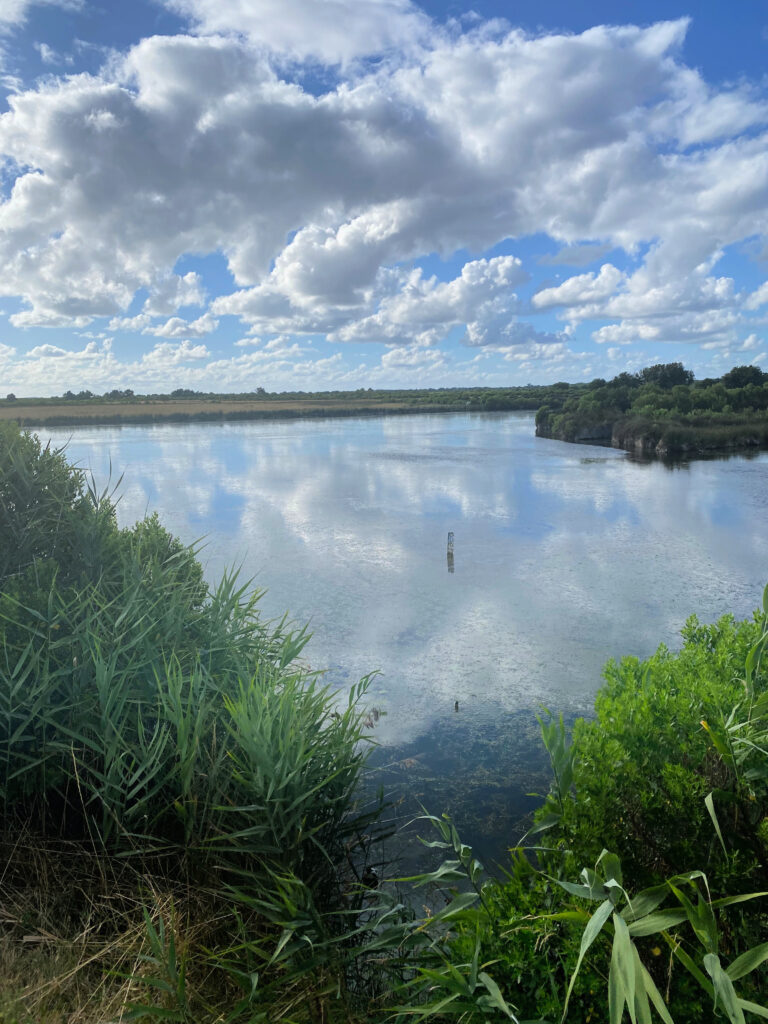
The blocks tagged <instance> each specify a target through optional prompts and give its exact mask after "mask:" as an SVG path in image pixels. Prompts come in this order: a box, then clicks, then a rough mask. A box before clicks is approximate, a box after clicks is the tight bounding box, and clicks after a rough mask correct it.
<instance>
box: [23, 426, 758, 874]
mask: <svg viewBox="0 0 768 1024" xmlns="http://www.w3.org/2000/svg"><path fill="white" fill-rule="evenodd" d="M39 433H40V435H41V436H42V437H43V438H44V439H48V438H50V439H51V440H52V442H53V443H54V444H56V445H59V444H63V443H65V442H67V444H68V453H69V457H70V459H71V460H72V461H75V462H77V463H78V464H79V465H80V466H82V467H83V468H85V469H88V470H91V471H92V472H93V474H94V475H95V478H96V481H97V484H99V485H101V486H104V485H105V484H106V482H107V479H108V478H109V476H110V472H111V479H112V482H113V484H114V483H115V482H116V481H117V479H118V478H119V477H120V476H121V475H122V478H123V479H122V483H121V484H120V486H119V488H118V494H119V495H120V502H119V505H118V517H119V520H120V523H121V525H126V524H129V523H132V522H134V521H135V520H136V519H137V518H140V517H141V516H143V515H144V514H145V513H146V512H148V511H155V510H157V511H158V512H159V514H160V517H161V519H162V521H163V523H164V524H165V525H166V526H167V527H168V528H169V529H170V530H172V531H173V532H174V533H175V534H177V535H178V536H180V537H181V538H182V539H183V540H185V541H188V542H192V541H195V540H200V539H202V540H203V541H204V547H203V548H202V551H201V557H202V560H203V562H204V564H205V566H206V572H207V575H208V577H209V578H210V579H215V578H216V577H217V576H219V575H220V574H221V572H222V571H223V569H224V568H225V567H226V566H231V565H233V564H236V565H239V566H241V571H242V573H243V574H244V576H245V577H253V579H254V581H255V584H256V585H257V586H259V587H265V588H267V593H266V594H265V596H264V598H263V599H262V607H263V611H264V614H265V615H268V616H278V615H282V613H283V612H285V611H289V613H290V615H291V617H293V618H295V619H296V620H298V621H301V622H304V621H309V622H310V624H311V629H312V631H313V634H314V635H313V639H312V640H311V642H310V645H309V647H308V648H307V651H306V656H307V658H308V660H309V661H310V662H311V664H312V665H313V667H316V668H323V669H326V670H327V678H328V681H329V682H330V683H332V684H333V685H334V686H338V687H340V688H343V687H346V686H347V685H348V684H349V683H350V682H351V681H356V680H357V679H358V678H359V677H360V676H362V675H363V674H365V673H368V672H370V671H372V670H380V675H378V676H377V677H376V679H375V680H374V682H373V684H372V687H371V691H370V700H371V703H372V704H373V705H375V706H376V707H377V708H378V709H380V711H381V712H382V714H381V715H380V716H379V717H378V720H377V721H376V723H375V727H374V729H373V735H374V738H375V739H376V741H377V743H378V744H379V745H380V746H379V749H378V750H377V751H376V754H375V757H374V763H375V764H376V765H377V766H378V767H377V768H376V770H375V771H374V772H372V774H371V780H370V781H371V784H377V783H379V782H381V784H382V785H383V786H384V787H385V790H386V792H387V794H388V795H389V796H390V797H392V798H393V799H394V800H396V801H397V800H400V799H401V798H404V799H403V802H402V803H401V804H400V805H399V806H398V807H396V808H395V809H394V810H393V811H392V812H391V813H392V814H394V815H395V816H397V817H399V818H403V817H407V816H409V815H410V814H411V813H412V811H413V809H414V808H415V807H417V806H418V803H419V802H422V803H423V804H424V805H425V806H427V807H428V808H429V809H430V810H431V811H433V812H435V813H440V812H441V811H443V810H450V811H451V812H452V813H453V814H454V815H455V817H456V819H457V822H458V824H459V826H460V828H461V830H462V832H463V834H464V835H465V836H466V838H467V840H468V841H471V842H472V843H473V844H474V845H476V847H477V848H478V850H479V851H480V852H481V854H483V855H485V856H486V857H488V858H490V859H495V858H500V857H501V856H502V851H503V849H504V847H505V846H506V845H507V844H509V843H510V842H513V841H514V840H515V838H516V837H517V836H518V835H519V833H520V830H521V828H522V827H524V816H525V814H526V812H528V811H530V809H531V808H532V807H533V806H535V804H536V802H537V801H536V800H535V798H533V797H531V796H529V795H527V794H529V793H530V792H531V791H532V790H537V791H541V789H542V787H546V785H547V774H546V771H545V765H544V757H543V754H542V750H541V746H540V743H539V742H538V739H537V725H536V721H535V714H536V713H537V712H540V708H541V706H542V705H546V706H547V707H549V708H551V709H553V710H556V711H561V710H562V711H563V712H564V714H565V715H566V717H567V719H568V720H571V719H572V718H573V717H574V716H575V715H578V714H588V713H589V712H590V709H591V706H592V700H593V697H594V693H595V690H596V689H597V687H598V686H599V685H600V673H601V668H602V665H603V664H604V662H605V661H606V660H607V659H608V658H610V657H619V656H621V655H623V654H635V655H638V656H645V655H648V654H650V653H651V652H652V651H653V650H655V648H656V647H657V646H658V644H659V643H661V642H663V643H666V644H667V645H668V646H670V647H673V648H674V647H676V646H678V645H679V636H678V634H679V630H680V628H681V627H682V625H683V624H684V622H685V619H686V618H687V616H688V615H689V614H690V613H692V612H696V614H697V615H698V616H699V618H700V619H701V620H702V621H712V620H714V619H716V618H717V617H719V616H720V615H722V614H724V613H726V612H733V613H734V614H735V615H737V616H738V617H744V616H746V615H748V614H750V613H751V611H752V610H753V609H754V608H755V607H756V606H757V605H758V603H759V599H760V595H761V592H762V587H763V585H764V584H765V582H766V579H768V529H767V528H766V524H768V453H759V454H756V455H751V456H741V455H739V456H733V457H731V458H727V459H713V460H700V461H693V462H690V463H680V464H678V465H675V466H671V465H665V464H663V463H661V462H641V461H637V460H635V459H633V458H632V457H631V456H630V455H628V454H627V453H625V452H621V451H615V450H612V449H608V448H598V447H592V446H585V445H578V446H577V445H570V444H565V443H562V442H559V441H552V440H547V439H543V438H536V437H535V436H534V424H533V416H532V415H530V414H528V413H490V414H479V413H475V414H472V413H467V414H456V415H453V414H452V415H434V416H426V415H421V416H393V417H388V418H380V419H377V418H366V419H337V420H333V419H329V420H304V421H302V420H293V421H286V422H280V421H269V422H243V423H236V424H226V423H225V424H209V423H204V424H187V425H175V424H174V425H170V424H169V425H155V426H136V427H130V426H125V427H79V428H76V429H73V430H66V431H65V430H40V431H39ZM449 532H452V533H453V535H454V551H453V560H452V564H450V562H449V559H448V555H447V537H448V533H449ZM456 702H458V711H457V710H455V708H456Z"/></svg>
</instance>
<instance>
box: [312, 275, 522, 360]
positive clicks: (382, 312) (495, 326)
mask: <svg viewBox="0 0 768 1024" xmlns="http://www.w3.org/2000/svg"><path fill="white" fill-rule="evenodd" d="M526 278H527V274H526V272H525V271H524V270H523V269H522V265H521V262H520V260H519V259H518V258H517V257H515V256H496V257H494V258H493V259H490V260H486V259H482V260H472V261H470V262H467V263H465V264H464V266H463V267H462V270H461V274H460V275H459V276H458V277H455V278H454V279H453V280H451V281H438V280H437V278H435V277H429V278H424V276H423V274H422V272H421V270H418V269H417V270H414V271H413V272H412V273H411V274H410V275H409V277H408V280H407V282H406V283H405V285H404V286H403V287H402V288H401V289H400V290H399V291H397V292H396V293H395V294H393V295H387V296H385V297H384V298H383V299H382V301H381V302H380V304H379V308H378V310H377V311H376V312H375V313H373V314H371V315H370V316H367V317H365V318H363V319H361V320H357V321H353V322H352V323H349V324H346V325H345V326H344V327H342V328H340V329H339V330H338V331H335V332H333V333H332V334H330V335H329V339H330V340H331V341H347V342H348V341H379V342H385V343H386V344H399V345H409V344H411V343H413V342H418V343H420V344H422V345H430V344H435V343H436V342H438V341H440V340H442V339H443V338H444V337H445V336H446V334H447V333H448V332H449V331H450V330H451V329H452V328H454V327H457V326H463V327H464V328H465V330H466V335H465V340H466V343H467V344H470V345H483V344H488V343H498V341H497V336H498V335H503V334H504V332H505V331H507V330H508V329H510V326H511V325H512V324H513V322H514V312H515V310H516V309H517V306H518V299H517V295H516V294H515V292H514V291H512V288H513V286H514V285H516V284H519V283H520V282H522V281H525V280H526Z"/></svg>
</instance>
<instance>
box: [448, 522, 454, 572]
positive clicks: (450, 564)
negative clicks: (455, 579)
mask: <svg viewBox="0 0 768 1024" xmlns="http://www.w3.org/2000/svg"><path fill="white" fill-rule="evenodd" d="M448 572H453V530H451V531H450V533H449V534H448Z"/></svg>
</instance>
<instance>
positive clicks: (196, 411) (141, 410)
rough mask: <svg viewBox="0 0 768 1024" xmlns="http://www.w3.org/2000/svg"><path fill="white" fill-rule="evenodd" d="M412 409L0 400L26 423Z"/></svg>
mask: <svg viewBox="0 0 768 1024" xmlns="http://www.w3.org/2000/svg"><path fill="white" fill-rule="evenodd" d="M410 408H413V404H412V402H409V401H407V400H396V399H390V400H383V399H381V398H366V397H365V396H360V397H357V396H352V395H349V396H345V397H342V398H312V399H296V398H290V399H279V398H275V399H252V400H249V399H232V400H228V399H226V398H200V399H195V398H180V399H172V398H169V399H166V400H162V399H146V400H144V399H136V400H134V401H128V402H119V401H113V402H98V401H96V402H91V401H82V402H78V401H76V400H75V401H66V402H64V401H61V402H50V403H48V402H45V403H42V402H39V401H33V402H29V403H27V402H25V401H24V400H23V399H19V400H18V401H16V402H0V419H4V420H18V421H19V422H20V423H21V424H22V425H24V426H35V425H44V424H47V423H49V424H50V423H65V424H66V423H114V422H121V423H130V422H132V421H133V422H156V421H158V420H174V419H209V418H210V419H214V418H219V417H221V418H222V419H227V418H230V417H231V418H236V419H241V418H242V419H247V418H250V417H253V418H254V419H257V418H261V417H264V418H270V417H273V416H280V415H281V414H282V415H285V416H288V417H294V416H302V415H314V416H317V415H323V414H324V413H325V414H329V415H333V414H339V415H351V414H354V413H358V412H359V413H375V412H382V413H386V412H393V411H396V410H398V411H399V410H405V409H410Z"/></svg>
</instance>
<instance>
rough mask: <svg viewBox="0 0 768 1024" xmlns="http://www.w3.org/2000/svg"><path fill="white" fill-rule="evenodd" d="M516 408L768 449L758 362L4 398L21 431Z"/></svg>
mask: <svg viewBox="0 0 768 1024" xmlns="http://www.w3.org/2000/svg"><path fill="white" fill-rule="evenodd" d="M515 410H530V411H533V410H536V433H537V435H538V436H540V437H550V438H556V439H557V440H561V441H589V442H592V443H597V444H611V445H613V446H614V447H618V448H625V449H627V450H630V451H641V452H648V453H656V454H659V455H666V454H674V453H684V454H702V453H705V452H707V451H714V450H719V449H728V448H745V447H760V446H764V445H767V444H768V374H766V373H763V371H762V370H761V369H760V368H759V367H757V366H735V367H734V368H733V369H732V370H730V371H729V372H728V373H726V374H724V375H723V376H722V377H719V378H712V377H709V378H705V379H704V380H694V375H693V373H692V371H691V370H687V369H686V368H685V367H684V366H683V364H682V363H664V364H660V365H656V366H649V367H646V368H645V369H644V370H641V371H640V372H639V373H620V374H619V375H618V376H617V377H614V378H613V379H612V380H610V381H607V380H604V379H603V378H601V377H598V378H596V379H595V380H593V381H590V382H589V383H579V384H569V383H567V382H566V381H559V382H557V383H556V384H547V385H533V384H528V385H525V386H523V387H511V388H480V387H478V388H422V389H413V390H410V389H401V390H388V389H379V388H377V389H374V388H359V389H358V390H356V391H281V392H268V391H265V389H264V388H261V387H259V388H257V389H256V390H255V391H247V392H239V393H237V394H216V393H214V392H206V391H193V390H191V389H189V388H176V389H175V390H173V391H171V392H170V393H168V394H150V395H137V394H134V392H133V391H132V390H131V389H130V388H128V389H125V390H120V389H117V388H115V389H112V390H111V391H108V392H106V393H105V394H103V395H95V394H93V393H92V392H90V391H80V392H78V393H77V394H75V393H74V392H72V391H67V392H65V393H64V395H62V396H59V397H54V398H29V399H23V400H22V399H17V398H16V397H15V396H14V395H8V396H7V397H6V398H5V400H0V417H3V418H6V419H7V418H13V419H15V420H17V422H18V423H19V424H20V425H21V426H23V427H29V426H47V427H57V426H77V425H81V424H94V423H103V424H123V423H126V424H127V423H134V424H135V423H158V422H171V423H174V422H175V423H187V422H192V421H203V422H205V421H211V422H222V421H237V420H256V419H296V418H306V417H312V418H316V417H328V416H382V415H397V414H405V413H429V412H435V413H439V412H459V411H461V412H503V411H515Z"/></svg>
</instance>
